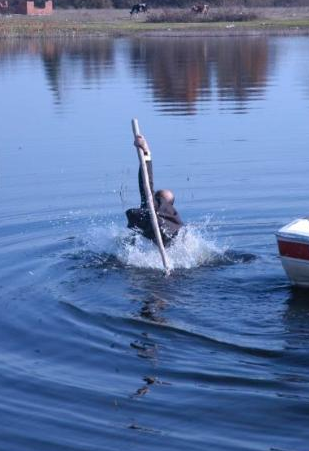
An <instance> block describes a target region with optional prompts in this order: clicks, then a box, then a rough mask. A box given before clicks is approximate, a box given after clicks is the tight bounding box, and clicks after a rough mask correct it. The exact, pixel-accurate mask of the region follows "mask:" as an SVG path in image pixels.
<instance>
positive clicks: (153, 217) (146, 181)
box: [132, 119, 170, 274]
mask: <svg viewBox="0 0 309 451" xmlns="http://www.w3.org/2000/svg"><path fill="white" fill-rule="evenodd" d="M132 129H133V134H134V136H135V138H136V137H137V136H139V135H140V131H139V125H138V121H137V119H132ZM136 150H137V154H138V158H139V161H140V165H141V170H142V177H143V183H144V188H145V194H146V199H147V206H148V210H149V215H150V220H151V225H152V228H153V231H154V234H155V237H156V241H157V245H158V248H159V251H160V254H161V257H162V263H163V266H164V269H165V271H166V273H167V274H169V272H170V269H169V265H168V259H167V255H166V252H165V248H164V245H163V241H162V236H161V232H160V228H159V224H158V218H157V215H156V211H155V208H154V204H153V197H152V192H151V189H150V183H149V176H148V171H147V165H146V161H145V156H144V152H143V150H142V149H141V148H140V147H136Z"/></svg>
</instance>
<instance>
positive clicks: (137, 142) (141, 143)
mask: <svg viewBox="0 0 309 451" xmlns="http://www.w3.org/2000/svg"><path fill="white" fill-rule="evenodd" d="M134 144H135V145H136V146H137V147H140V148H141V149H142V151H143V152H144V156H145V161H146V166H147V172H148V177H149V185H150V189H151V193H152V196H153V197H154V191H153V172H152V161H151V152H150V149H149V147H148V144H147V141H146V140H145V138H143V137H142V136H137V137H136V139H135V142H134ZM138 184H139V192H140V195H141V208H147V198H146V192H145V187H144V183H143V177H142V170H141V167H140V168H139V171H138Z"/></svg>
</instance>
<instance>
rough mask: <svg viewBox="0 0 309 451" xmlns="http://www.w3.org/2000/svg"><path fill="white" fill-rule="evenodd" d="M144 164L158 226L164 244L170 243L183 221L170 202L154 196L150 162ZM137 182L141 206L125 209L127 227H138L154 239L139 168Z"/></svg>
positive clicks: (146, 235)
mask: <svg viewBox="0 0 309 451" xmlns="http://www.w3.org/2000/svg"><path fill="white" fill-rule="evenodd" d="M146 164H147V170H148V176H149V184H150V189H151V192H152V196H153V201H154V207H155V211H156V213H157V218H158V223H159V228H160V231H161V235H162V240H163V243H164V245H165V246H166V245H168V244H170V242H171V240H172V238H174V237H175V236H176V235H177V233H178V231H179V229H180V228H181V227H182V226H183V222H182V221H181V219H180V216H179V214H178V212H177V210H176V209H175V208H174V206H173V205H172V204H170V203H169V202H167V201H166V200H165V199H163V198H159V199H156V198H155V196H154V190H153V173H152V162H151V161H147V162H146ZM138 182H139V191H140V195H141V206H140V208H131V209H130V210H127V211H126V215H127V218H128V227H129V228H130V229H139V230H140V231H141V232H142V234H143V235H144V236H145V237H146V238H148V239H150V240H153V241H155V235H154V232H153V229H152V225H151V220H150V215H149V212H148V207H147V199H146V193H145V187H144V184H143V178H142V171H141V168H140V169H139V173H138Z"/></svg>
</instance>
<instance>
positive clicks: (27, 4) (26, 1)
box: [0, 0, 53, 16]
mask: <svg viewBox="0 0 309 451" xmlns="http://www.w3.org/2000/svg"><path fill="white" fill-rule="evenodd" d="M52 12H53V0H46V1H35V0H19V1H18V2H15V4H14V5H10V2H9V1H8V0H0V13H2V14H5V13H9V14H25V15H27V16H47V15H50V14H52Z"/></svg>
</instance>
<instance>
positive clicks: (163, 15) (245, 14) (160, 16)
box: [146, 7, 258, 23]
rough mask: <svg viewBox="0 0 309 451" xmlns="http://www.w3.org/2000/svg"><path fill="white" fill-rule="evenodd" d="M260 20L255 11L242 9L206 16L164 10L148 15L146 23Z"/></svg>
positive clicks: (228, 9) (217, 10) (230, 9)
mask: <svg viewBox="0 0 309 451" xmlns="http://www.w3.org/2000/svg"><path fill="white" fill-rule="evenodd" d="M256 19H258V15H257V14H256V13H255V12H253V11H250V10H249V11H248V10H247V11H244V10H241V9H240V8H236V7H231V8H220V9H216V10H215V12H212V11H210V13H209V14H208V15H207V16H206V15H202V14H196V13H194V12H191V11H190V10H189V9H188V10H181V9H171V8H168V9H164V10H163V11H162V10H161V11H158V12H156V11H155V12H150V13H149V14H148V15H147V18H146V22H150V23H161V22H169V23H174V22H177V23H189V22H247V21H250V20H256Z"/></svg>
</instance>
